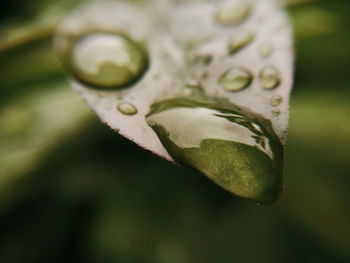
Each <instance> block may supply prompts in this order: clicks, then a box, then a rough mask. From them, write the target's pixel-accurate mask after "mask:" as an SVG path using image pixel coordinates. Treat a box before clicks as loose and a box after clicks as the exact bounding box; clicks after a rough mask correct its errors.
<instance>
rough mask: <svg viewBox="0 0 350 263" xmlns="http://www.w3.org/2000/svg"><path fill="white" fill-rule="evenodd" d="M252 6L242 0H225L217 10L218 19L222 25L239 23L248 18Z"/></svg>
mask: <svg viewBox="0 0 350 263" xmlns="http://www.w3.org/2000/svg"><path fill="white" fill-rule="evenodd" d="M250 12H251V6H250V5H249V4H248V3H245V2H242V1H225V2H224V3H223V4H222V5H220V6H219V7H218V9H217V11H216V16H215V17H216V21H217V22H218V23H219V24H222V25H237V24H240V23H242V22H243V21H244V20H246V19H247V17H248V16H249V14H250Z"/></svg>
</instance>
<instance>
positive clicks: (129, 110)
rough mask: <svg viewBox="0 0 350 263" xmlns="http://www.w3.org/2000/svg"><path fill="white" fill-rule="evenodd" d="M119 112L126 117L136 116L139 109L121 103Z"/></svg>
mask: <svg viewBox="0 0 350 263" xmlns="http://www.w3.org/2000/svg"><path fill="white" fill-rule="evenodd" d="M118 110H119V111H120V112H121V113H123V114H124V115H135V114H136V113H137V108H136V107H135V106H134V105H132V104H130V103H120V104H119V105H118Z"/></svg>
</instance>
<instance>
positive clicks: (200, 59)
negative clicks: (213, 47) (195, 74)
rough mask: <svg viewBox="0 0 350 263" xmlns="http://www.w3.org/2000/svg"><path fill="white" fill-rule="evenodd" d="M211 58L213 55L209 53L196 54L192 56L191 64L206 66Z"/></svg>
mask: <svg viewBox="0 0 350 263" xmlns="http://www.w3.org/2000/svg"><path fill="white" fill-rule="evenodd" d="M212 60H213V56H212V55H210V54H207V55H198V56H195V57H194V58H193V61H192V63H193V64H202V65H206V66H208V65H209V64H210V63H211V62H212Z"/></svg>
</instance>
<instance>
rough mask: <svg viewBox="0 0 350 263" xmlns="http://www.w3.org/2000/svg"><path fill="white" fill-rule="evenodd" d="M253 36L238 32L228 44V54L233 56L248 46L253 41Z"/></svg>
mask: <svg viewBox="0 0 350 263" xmlns="http://www.w3.org/2000/svg"><path fill="white" fill-rule="evenodd" d="M254 37H255V36H254V34H253V33H251V32H240V33H238V34H236V35H235V36H233V37H232V38H231V39H230V42H229V45H228V47H229V53H230V55H233V54H235V53H237V52H238V51H240V50H241V49H243V48H244V47H246V46H247V45H249V44H250V43H251V42H252V41H253V40H254Z"/></svg>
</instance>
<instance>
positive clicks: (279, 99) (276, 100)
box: [270, 95, 283, 107]
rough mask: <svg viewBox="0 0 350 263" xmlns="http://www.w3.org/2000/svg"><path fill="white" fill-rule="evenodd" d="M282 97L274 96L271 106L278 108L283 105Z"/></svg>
mask: <svg viewBox="0 0 350 263" xmlns="http://www.w3.org/2000/svg"><path fill="white" fill-rule="evenodd" d="M282 100H283V99H282V97H281V96H279V95H276V96H273V97H272V98H271V99H270V104H271V106H274V107H276V106H278V105H280V104H281V103H282Z"/></svg>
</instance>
